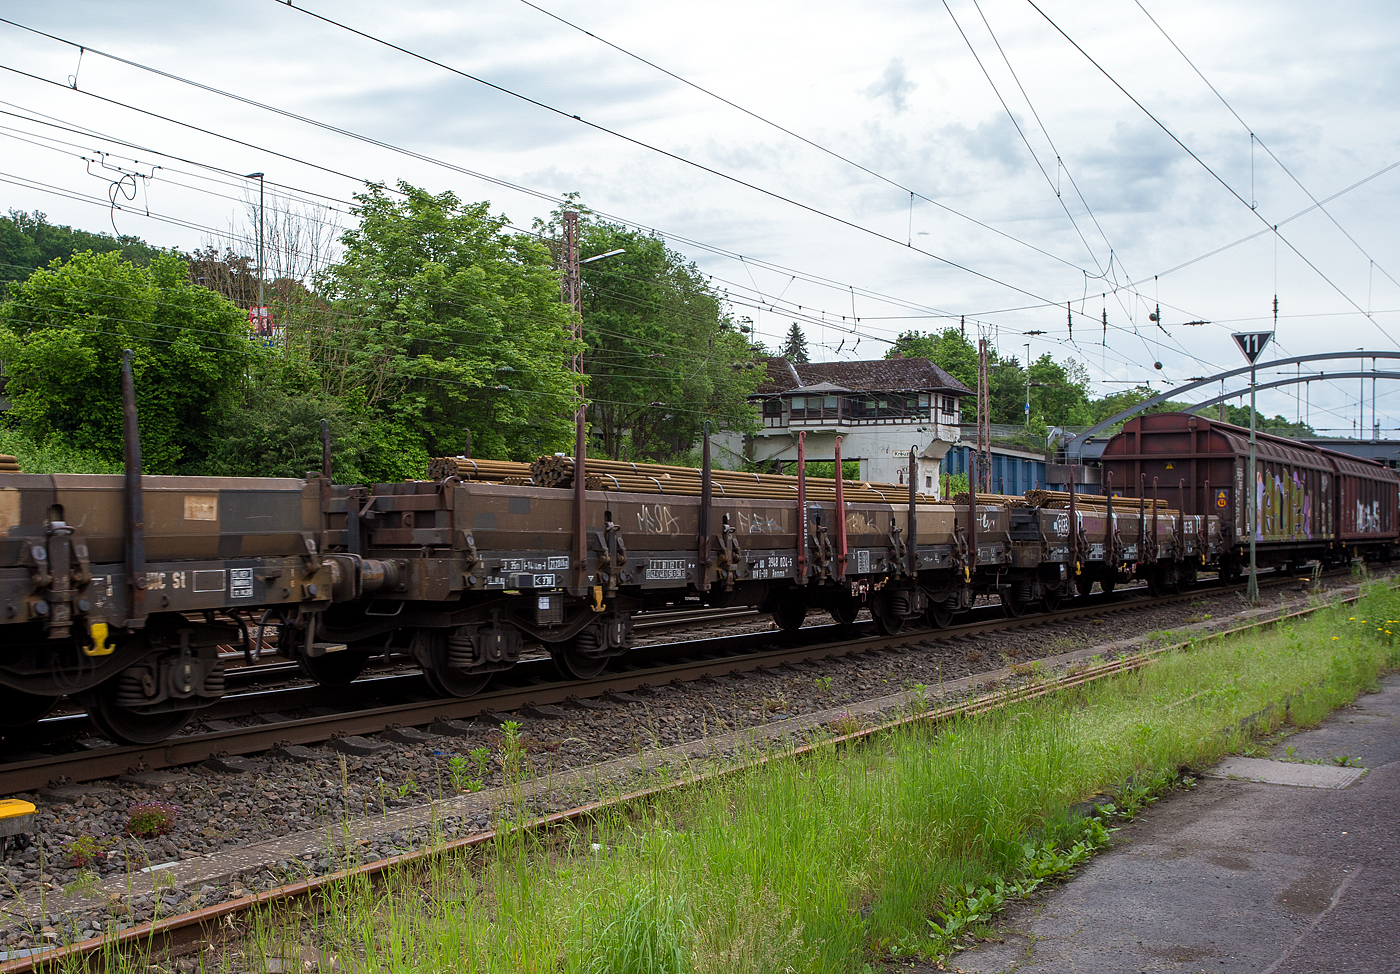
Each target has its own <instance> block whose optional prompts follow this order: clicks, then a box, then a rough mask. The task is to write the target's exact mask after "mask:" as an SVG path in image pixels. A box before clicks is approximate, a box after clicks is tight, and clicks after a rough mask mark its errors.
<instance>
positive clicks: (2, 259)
mask: <svg viewBox="0 0 1400 974" xmlns="http://www.w3.org/2000/svg"><path fill="white" fill-rule="evenodd" d="M85 250H91V251H92V252H93V253H97V254H105V253H109V252H111V251H116V252H118V253H120V255H121V256H122V257H124V258H126V259H127V260H129V261H131V262H132V263H133V264H136V265H138V266H140V267H147V266H149V265H150V263H151V262H152V261H153V260H155V258H156V255H157V254H159V253H160V252H161V251H160V248H158V247H152V246H151V245H150V244H148V243H146V242H145V241H144V240H142V239H141V238H140V237H129V236H125V235H123V236H120V237H112V236H110V235H108V234H105V233H90V232H89V231H87V230H74V229H73V228H72V227H66V226H55V225H54V224H52V223H50V222H49V221H48V217H47V216H45V215H44V214H43V213H40V212H39V211H38V210H35V211H34V212H33V213H25V212H23V211H22V210H10V215H9V216H7V217H3V216H0V282H4V281H22V280H24V279H25V278H27V277H28V276H29V275H30V274H31V273H33V272H34V271H35V270H37V269H38V268H40V267H47V266H48V265H49V264H50V263H51V262H52V261H55V260H60V261H63V260H67V259H68V258H69V257H72V256H73V255H74V254H78V253H82V252H83V251H85Z"/></svg>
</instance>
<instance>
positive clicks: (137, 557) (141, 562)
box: [122, 348, 146, 629]
mask: <svg viewBox="0 0 1400 974" xmlns="http://www.w3.org/2000/svg"><path fill="white" fill-rule="evenodd" d="M122 459H123V461H124V474H125V477H126V519H125V520H126V524H125V528H126V583H127V588H128V596H129V598H130V600H131V601H130V603H129V605H130V609H129V611H128V612H127V614H126V620H125V622H124V625H125V626H126V627H127V628H128V629H141V628H144V627H145V625H146V514H145V498H144V497H143V494H142V483H141V425H140V421H139V419H138V417H137V414H136V380H135V379H134V378H133V377H132V374H131V349H129V348H126V349H122Z"/></svg>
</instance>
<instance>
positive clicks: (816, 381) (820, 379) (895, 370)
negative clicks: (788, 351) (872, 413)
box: [755, 356, 972, 396]
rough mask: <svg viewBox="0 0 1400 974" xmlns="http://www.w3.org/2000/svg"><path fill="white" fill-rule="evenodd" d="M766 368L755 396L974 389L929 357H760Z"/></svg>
mask: <svg viewBox="0 0 1400 974" xmlns="http://www.w3.org/2000/svg"><path fill="white" fill-rule="evenodd" d="M760 361H762V362H763V364H764V367H765V368H766V370H767V375H766V376H765V377H764V381H763V382H761V383H760V384H759V386H758V389H757V390H755V395H760V396H773V395H778V394H781V393H787V392H802V391H812V392H942V393H948V394H950V395H954V396H969V395H971V394H972V390H971V389H969V388H968V387H967V386H965V385H963V384H962V383H961V382H959V381H958V380H957V379H955V378H953V377H952V376H951V375H949V374H948V373H947V372H944V371H943V370H942V369H941V368H939V367H938V366H937V365H934V364H933V363H932V362H930V361H929V360H928V359H926V358H889V359H873V360H871V361H867V362H805V363H804V362H791V361H789V360H788V359H785V358H780V357H776V356H775V357H773V358H766V359H761V360H760Z"/></svg>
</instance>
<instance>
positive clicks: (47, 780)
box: [0, 586, 1238, 795]
mask: <svg viewBox="0 0 1400 974" xmlns="http://www.w3.org/2000/svg"><path fill="white" fill-rule="evenodd" d="M1235 588H1238V586H1229V587H1226V588H1223V589H1222V588H1211V589H1208V590H1204V591H1202V590H1199V589H1197V590H1193V591H1190V592H1183V593H1178V594H1175V595H1167V596H1161V597H1158V598H1146V599H1131V600H1126V601H1117V600H1115V601H1102V602H1098V603H1095V604H1090V605H1085V606H1075V607H1070V608H1068V609H1060V610H1058V611H1056V612H1053V613H1046V614H1042V615H1026V616H1021V617H1019V618H1000V619H990V620H985V621H977V622H972V623H965V624H963V625H960V626H952V627H949V628H947V629H916V630H911V631H908V632H901V633H898V634H896V635H893V636H858V637H856V638H850V637H849V636H848V637H845V638H838V639H837V640H835V641H833V642H822V643H815V644H813V643H806V644H801V645H796V646H786V647H783V646H780V647H765V646H763V645H762V644H763V643H765V642H766V643H770V644H771V641H772V639H773V638H774V636H775V634H774V633H771V632H765V633H748V634H744V635H740V636H737V637H727V639H725V640H703V641H697V642H694V643H669V644H666V645H665V646H663V647H653V653H654V654H656V653H659V651H661V650H663V649H664V650H665V655H666V656H667V657H668V658H672V659H674V658H675V657H680V659H679V660H675V661H672V662H659V663H658V664H657V665H653V666H648V667H645V668H640V667H639V668H637V669H632V670H627V671H609V672H605V673H604V674H602V675H601V676H599V677H598V678H596V679H593V680H584V681H562V682H555V683H543V684H526V685H523V686H520V685H517V686H511V687H506V688H502V689H499V690H494V691H488V692H486V693H482V694H478V695H476V696H473V697H466V698H446V699H441V698H434V699H426V700H424V699H415V700H409V701H407V702H402V703H394V704H388V705H381V706H374V707H367V708H364V709H361V710H356V711H352V712H349V713H335V714H325V715H318V716H311V717H304V718H299V719H292V720H282V721H278V722H276V723H269V724H256V725H250V726H247V727H234V728H229V729H224V730H215V731H205V732H203V733H198V734H190V735H186V736H181V737H172V738H170V739H168V740H165V741H162V742H160V743H158V744H146V745H120V746H113V747H106V748H100V749H92V750H83V751H77V752H72V753H67V754H51V755H50V754H45V755H42V756H38V757H32V758H27V759H25V760H20V761H13V762H10V763H7V764H4V765H0V795H8V794H15V793H18V792H27V791H32V790H34V789H37V788H42V787H45V786H48V785H50V784H52V783H53V782H56V781H60V780H61V781H62V782H63V783H65V784H72V783H79V782H84V781H93V780H97V779H100V778H110V777H114V776H117V775H121V774H126V773H128V772H132V771H154V770H159V769H162V768H173V767H179V766H182V765H189V764H197V763H199V762H201V761H205V760H208V759H209V758H213V757H223V756H228V755H246V754H256V753H259V752H263V751H270V750H275V749H278V748H283V747H288V746H292V745H306V744H323V743H325V742H327V741H330V740H333V739H335V738H338V737H345V736H352V735H365V734H376V733H380V732H383V731H386V730H392V729H394V728H397V727H403V726H424V725H428V724H432V723H436V722H438V721H447V720H465V719H471V718H476V717H482V716H489V715H493V714H503V713H508V712H510V711H514V710H519V709H521V708H526V707H537V706H541V705H550V704H567V703H570V702H571V701H573V700H575V699H581V698H599V697H604V698H605V697H607V696H608V695H609V694H616V693H626V692H629V691H634V690H638V691H640V690H645V689H647V688H651V687H655V686H658V685H660V684H666V683H675V684H679V683H687V682H694V681H697V680H704V679H707V678H708V679H714V678H716V677H719V676H726V675H728V674H730V673H733V672H740V673H742V672H750V671H754V670H758V669H760V668H764V667H770V666H780V665H782V664H784V663H794V662H801V661H807V660H812V661H816V660H821V659H829V658H833V657H838V656H855V655H860V654H864V653H872V652H880V651H884V650H891V649H896V648H899V647H903V646H910V645H917V644H920V643H923V644H928V643H936V642H946V641H950V640H956V639H966V638H968V637H972V636H979V635H985V634H988V633H993V632H1002V631H1006V630H1012V629H1030V628H1035V627H1040V626H1048V625H1056V624H1061V623H1065V622H1074V621H1077V620H1080V619H1088V618H1095V617H1100V616H1107V615H1121V614H1125V613H1134V612H1139V611H1144V610H1147V609H1152V608H1157V607H1160V606H1164V605H1171V604H1174V603H1178V602H1183V601H1189V600H1191V599H1195V598H1199V597H1200V596H1201V595H1202V594H1207V593H1208V594H1218V593H1221V592H1226V591H1232V590H1234V589H1235ZM831 629H838V627H836V626H824V627H816V631H817V632H821V631H822V630H831ZM721 642H730V643H732V644H734V645H736V646H738V647H744V646H747V647H749V648H750V651H749V652H732V653H730V654H723V653H722V648H721V647H720V646H717V645H716V643H721ZM687 648H688V651H687ZM755 650H756V651H755ZM641 655H642V659H643V660H644V659H645V650H644V651H643V653H642V654H641ZM691 656H700V657H701V658H699V659H692V658H690V657H691ZM634 658H635V657H634ZM541 662H542V663H543V662H544V661H541ZM386 679H405V680H412V679H418V677H417V676H416V675H415V676H405V677H403V678H386ZM355 686H356V685H355V684H352V685H351V686H350V687H341V688H322V687H298V688H293V689H292V690H290V691H267V692H265V693H262V694H239V695H236V696H234V697H232V698H231V699H230V700H229V701H228V703H229V705H230V706H240V705H241V706H244V707H246V708H247V711H253V710H258V709H267V710H276V709H277V708H278V706H279V702H280V704H283V705H285V704H286V703H287V702H288V700H287V699H286V695H287V694H288V693H295V692H298V691H315V692H318V693H325V692H327V691H328V690H329V692H330V693H331V694H335V693H341V694H343V693H346V692H351V691H354V692H360V691H355ZM366 686H367V688H368V689H369V690H373V689H374V687H373V684H372V683H367V684H366ZM301 705H302V706H304V705H305V702H304V701H303V702H302V704H301ZM286 709H291V708H290V707H287V708H286ZM64 719H65V720H66V719H73V720H81V719H83V718H76V717H75V718H64Z"/></svg>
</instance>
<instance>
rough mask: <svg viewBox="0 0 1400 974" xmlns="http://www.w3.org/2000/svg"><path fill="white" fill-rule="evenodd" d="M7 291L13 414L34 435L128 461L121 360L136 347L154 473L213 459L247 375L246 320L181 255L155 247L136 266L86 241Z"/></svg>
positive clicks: (146, 453)
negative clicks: (192, 273)
mask: <svg viewBox="0 0 1400 974" xmlns="http://www.w3.org/2000/svg"><path fill="white" fill-rule="evenodd" d="M8 289H9V295H8V299H7V300H6V301H5V302H4V303H3V304H0V357H3V358H4V360H5V368H6V374H7V375H8V384H7V386H6V389H5V392H6V395H7V397H8V398H9V399H10V410H9V415H10V417H11V422H12V423H15V424H17V425H18V427H19V428H20V430H21V431H22V432H23V433H24V434H25V435H27V436H28V437H29V438H31V439H32V440H34V441H35V442H39V443H42V442H45V441H47V440H49V439H50V438H58V439H61V440H62V441H64V442H66V443H68V444H69V445H71V446H73V447H75V448H76V449H78V450H82V451H90V452H92V453H93V454H95V455H97V456H99V457H102V458H103V459H105V460H107V461H111V462H116V463H120V462H121V459H122V407H121V370H120V362H121V352H122V349H123V348H131V349H133V351H134V356H133V364H132V371H133V374H134V375H135V378H136V388H137V408H138V410H139V412H140V416H141V440H142V442H141V448H142V459H143V462H144V467H145V469H146V471H147V472H150V473H176V472H180V471H184V470H188V469H190V468H191V467H196V466H198V465H199V464H201V463H202V462H204V461H206V460H207V459H208V458H209V456H210V455H211V454H212V452H213V451H214V449H215V446H216V443H217V440H218V436H217V431H218V428H219V425H220V421H221V419H222V417H223V416H224V415H225V414H226V412H227V410H228V409H229V407H230V406H231V405H232V404H233V402H234V398H235V394H236V389H237V387H238V385H239V383H240V382H241V375H242V366H243V364H244V358H245V355H246V353H247V351H248V350H249V347H248V342H247V337H246V336H247V329H246V322H245V317H244V314H243V312H241V311H240V310H239V309H238V308H237V307H235V306H234V305H232V304H231V303H229V302H228V301H226V300H224V299H223V298H221V297H219V296H218V295H217V294H214V293H213V292H211V291H208V290H206V289H204V288H201V287H197V286H195V285H193V284H191V283H190V281H189V272H188V268H187V265H186V264H185V261H184V260H183V259H181V258H180V257H178V256H176V255H174V254H171V253H157V254H156V256H155V258H154V259H153V261H152V263H151V265H150V266H149V267H138V266H136V265H135V264H133V263H131V262H130V261H127V260H125V259H124V258H123V257H122V256H121V254H119V253H117V252H115V251H113V252H108V253H102V254H95V253H92V252H91V251H85V252H83V253H79V254H75V255H73V256H72V257H71V258H70V259H69V260H68V261H67V262H66V263H64V262H61V261H59V260H57V259H55V260H54V261H52V262H51V263H50V264H49V265H48V266H47V267H46V268H44V269H42V270H39V271H36V272H34V273H33V274H31V275H30V277H29V278H28V280H26V281H24V282H23V283H11V284H9V285H8Z"/></svg>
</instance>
